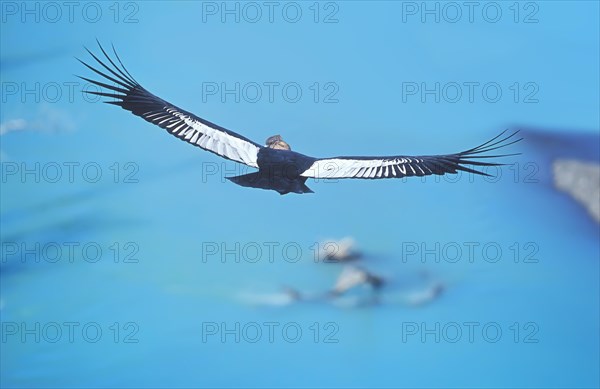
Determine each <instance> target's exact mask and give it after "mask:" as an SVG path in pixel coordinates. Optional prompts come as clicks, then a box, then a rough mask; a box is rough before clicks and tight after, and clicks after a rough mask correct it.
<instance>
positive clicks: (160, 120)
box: [142, 106, 259, 168]
mask: <svg viewBox="0 0 600 389" xmlns="http://www.w3.org/2000/svg"><path fill="white" fill-rule="evenodd" d="M163 109H164V111H163V112H153V111H150V112H147V113H145V114H143V115H142V117H143V118H144V119H146V120H148V121H149V122H152V123H154V124H157V125H159V126H161V127H163V128H165V129H166V130H167V131H169V132H170V133H171V134H173V135H175V136H177V137H178V138H180V139H182V140H185V141H186V142H188V143H191V144H193V145H196V146H199V147H201V148H203V149H205V150H208V151H211V152H213V153H215V154H217V155H220V156H222V157H225V158H229V159H231V160H233V161H236V162H241V163H244V164H246V165H248V166H251V167H256V168H257V167H258V163H257V158H258V150H259V147H258V146H256V145H255V144H253V143H251V142H248V141H246V140H244V139H241V138H238V137H235V136H233V135H231V134H228V133H227V132H224V131H222V130H220V129H218V128H213V127H211V126H208V125H206V124H204V123H202V122H200V121H198V120H196V119H194V118H192V117H190V116H189V115H186V114H184V113H181V112H179V111H178V110H176V109H174V108H173V107H169V106H165V107H164V108H163Z"/></svg>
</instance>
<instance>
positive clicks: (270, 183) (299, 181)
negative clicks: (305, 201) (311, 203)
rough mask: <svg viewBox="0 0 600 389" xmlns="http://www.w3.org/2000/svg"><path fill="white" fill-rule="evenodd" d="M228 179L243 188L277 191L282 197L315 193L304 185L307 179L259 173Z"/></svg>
mask: <svg viewBox="0 0 600 389" xmlns="http://www.w3.org/2000/svg"><path fill="white" fill-rule="evenodd" d="M226 178H227V179H228V180H229V181H231V182H233V183H236V184H238V185H241V186H246V187H250V188H260V189H267V190H275V191H277V192H279V194H282V195H284V194H287V193H300V194H302V193H314V192H313V191H312V190H311V189H310V188H309V187H308V186H306V185H305V184H304V183H305V182H306V177H297V178H286V177H280V176H275V177H273V176H272V175H269V174H264V173H263V172H260V171H258V172H255V173H250V174H244V175H241V176H235V177H226Z"/></svg>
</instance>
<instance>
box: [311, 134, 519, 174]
mask: <svg viewBox="0 0 600 389" xmlns="http://www.w3.org/2000/svg"><path fill="white" fill-rule="evenodd" d="M517 132H518V131H516V132H513V133H512V134H510V135H508V136H505V137H502V136H503V135H504V134H505V133H506V131H504V132H502V133H501V134H499V135H498V136H496V137H495V138H493V139H491V140H489V141H487V142H485V143H484V144H482V145H480V146H477V147H475V148H472V149H469V150H466V151H463V152H460V153H456V154H447V155H429V156H417V157H409V156H393V157H334V158H323V159H317V160H316V161H315V162H314V163H313V164H312V165H311V166H310V167H309V168H308V169H307V170H305V171H304V172H303V173H301V174H300V175H301V176H302V177H312V178H365V179H378V178H402V177H411V176H428V175H432V174H435V175H443V174H448V173H456V172H457V171H459V170H461V171H465V172H469V173H474V174H480V175H484V176H489V174H487V173H485V172H482V171H479V170H476V169H473V168H470V167H467V166H465V165H471V166H474V167H477V166H500V165H503V164H501V163H493V162H483V161H481V159H485V158H500V157H508V156H511V155H518V153H516V154H502V155H489V154H487V153H488V152H490V151H492V150H496V149H499V148H503V147H506V146H509V145H511V144H513V143H516V142H518V141H520V140H521V139H522V138H519V139H516V140H512V138H513V137H514V136H515V135H516V134H517ZM498 138H500V139H499V140H498Z"/></svg>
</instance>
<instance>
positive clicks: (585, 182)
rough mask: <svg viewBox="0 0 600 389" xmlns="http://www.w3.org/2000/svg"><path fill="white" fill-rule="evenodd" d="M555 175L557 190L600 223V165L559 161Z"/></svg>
mask: <svg viewBox="0 0 600 389" xmlns="http://www.w3.org/2000/svg"><path fill="white" fill-rule="evenodd" d="M553 174H554V185H556V188H558V189H559V190H562V191H563V192H565V193H568V194H569V195H571V197H573V198H574V199H575V200H576V201H577V202H578V203H580V204H581V205H583V206H584V207H585V208H586V209H587V211H588V213H589V214H590V215H591V216H592V218H593V219H594V220H596V222H598V223H600V164H598V163H591V162H587V163H586V162H581V161H578V160H574V159H557V160H555V161H554V164H553Z"/></svg>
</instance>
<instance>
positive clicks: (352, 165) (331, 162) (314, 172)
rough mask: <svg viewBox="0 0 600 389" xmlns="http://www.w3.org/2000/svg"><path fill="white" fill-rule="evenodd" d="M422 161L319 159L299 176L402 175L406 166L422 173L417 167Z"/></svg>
mask: <svg viewBox="0 0 600 389" xmlns="http://www.w3.org/2000/svg"><path fill="white" fill-rule="evenodd" d="M422 162H423V160H422V159H420V158H392V159H376V158H374V159H351V158H348V159H346V158H329V159H320V160H317V161H315V162H314V163H313V164H312V165H311V166H310V167H309V168H308V169H307V170H306V171H304V172H303V173H302V174H301V176H302V177H312V178H388V177H402V176H405V175H406V172H407V170H406V169H407V167H408V168H409V169H411V171H412V173H413V174H417V172H419V173H423V174H424V171H423V169H421V168H420V167H419V164H420V163H422ZM413 165H414V167H413ZM415 168H416V169H415Z"/></svg>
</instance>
